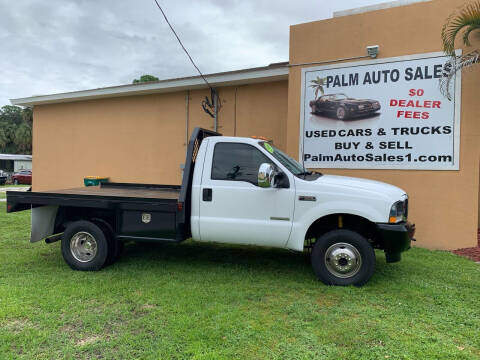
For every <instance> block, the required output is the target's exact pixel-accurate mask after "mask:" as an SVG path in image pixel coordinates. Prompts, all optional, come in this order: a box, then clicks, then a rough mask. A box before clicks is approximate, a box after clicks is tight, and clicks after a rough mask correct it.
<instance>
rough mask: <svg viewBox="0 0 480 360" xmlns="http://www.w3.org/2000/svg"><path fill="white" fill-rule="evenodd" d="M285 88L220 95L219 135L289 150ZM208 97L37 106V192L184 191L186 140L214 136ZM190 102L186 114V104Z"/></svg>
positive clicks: (247, 88)
mask: <svg viewBox="0 0 480 360" xmlns="http://www.w3.org/2000/svg"><path fill="white" fill-rule="evenodd" d="M287 92H288V84H287V81H279V82H272V83H267V84H253V85H244V86H239V87H225V88H220V89H219V94H220V99H221V101H222V108H221V109H220V111H219V115H218V131H219V132H221V133H223V134H225V135H238V136H250V135H263V136H267V137H269V138H271V139H273V140H274V142H275V143H277V144H279V146H280V147H285V145H286V140H285V139H286V129H285V126H286V121H287ZM209 94H210V92H209V91H207V90H196V91H190V92H177V93H170V94H154V95H142V96H126V97H118V98H110V99H101V100H90V101H80V102H70V103H60V104H49V105H38V106H35V107H34V125H33V154H34V156H33V173H34V176H33V189H34V190H35V191H41V190H53V189H60V188H71V187H77V186H82V185H83V178H84V176H88V175H96V176H108V177H110V180H111V181H115V182H138V183H151V184H180V183H181V176H182V170H181V167H180V165H181V164H183V163H184V162H185V153H186V144H187V123H188V136H189V135H190V134H191V132H192V130H193V129H194V128H195V127H196V126H201V127H204V128H207V129H213V119H212V118H211V117H209V116H208V115H207V114H205V112H204V111H203V110H202V108H201V106H200V104H201V101H202V100H203V99H204V98H205V96H207V95H209ZM187 96H188V112H187V101H186V97H187Z"/></svg>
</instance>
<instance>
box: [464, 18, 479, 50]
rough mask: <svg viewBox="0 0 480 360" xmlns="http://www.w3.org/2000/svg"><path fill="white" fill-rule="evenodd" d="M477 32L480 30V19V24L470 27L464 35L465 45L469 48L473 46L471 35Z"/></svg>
mask: <svg viewBox="0 0 480 360" xmlns="http://www.w3.org/2000/svg"><path fill="white" fill-rule="evenodd" d="M475 30H480V19H478V24H475V25H470V26H469V27H468V28H467V30H466V31H465V33H464V34H463V43H464V44H465V45H467V46H471V44H470V34H471V33H472V31H475Z"/></svg>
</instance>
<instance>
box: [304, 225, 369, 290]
mask: <svg viewBox="0 0 480 360" xmlns="http://www.w3.org/2000/svg"><path fill="white" fill-rule="evenodd" d="M335 254H336V255H335ZM334 255H335V256H334ZM311 260H312V267H313V271H314V272H315V275H316V276H317V278H318V279H319V280H321V281H322V282H323V283H324V284H326V285H341V286H346V285H355V286H362V285H364V284H366V283H367V282H368V280H370V278H371V277H372V275H373V273H374V272H375V252H374V250H373V247H372V245H370V244H369V242H368V241H367V240H366V239H365V238H364V237H363V236H362V235H360V234H358V233H356V232H354V231H351V230H343V229H341V230H332V231H329V232H327V233H325V234H323V235H322V236H320V237H319V238H318V239H317V241H316V242H315V245H314V246H313V251H312V256H311Z"/></svg>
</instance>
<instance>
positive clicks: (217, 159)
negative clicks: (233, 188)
mask: <svg viewBox="0 0 480 360" xmlns="http://www.w3.org/2000/svg"><path fill="white" fill-rule="evenodd" d="M262 163H270V164H271V163H272V161H271V160H269V159H268V157H266V156H265V155H264V154H262V152H261V151H260V150H258V149H256V148H255V147H253V146H251V145H248V144H239V143H218V144H216V145H215V151H214V153H213V166H212V179H213V180H231V181H246V182H249V183H252V184H254V185H257V184H258V168H259V167H260V165H261V164H262Z"/></svg>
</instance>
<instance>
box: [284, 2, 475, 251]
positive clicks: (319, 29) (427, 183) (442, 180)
mask: <svg viewBox="0 0 480 360" xmlns="http://www.w3.org/2000/svg"><path fill="white" fill-rule="evenodd" d="M464 3H465V1H464V0H434V1H431V2H425V3H418V4H413V5H409V6H403V7H397V8H391V9H385V10H379V11H373V12H368V13H363V14H358V15H352V16H344V17H338V18H333V19H329V20H324V21H317V22H312V23H307V24H301V25H295V26H292V27H291V28H290V64H298V63H308V62H315V61H325V60H332V59H338V58H345V57H353V56H357V55H363V54H365V47H366V46H368V45H379V46H380V53H379V58H387V57H395V56H403V55H410V54H420V53H428V52H436V51H441V39H440V33H441V29H442V25H443V24H444V22H445V20H446V18H447V17H448V15H449V14H450V13H451V12H452V11H454V10H455V9H456V8H457V7H459V6H461V5H463V4H464ZM473 38H474V37H472V40H473ZM473 45H476V46H478V45H480V41H479V39H478V38H477V39H475V40H474V42H473ZM465 50H467V49H465ZM479 78H480V68H479V67H478V66H477V67H476V68H472V69H471V70H469V71H467V72H466V73H464V76H463V77H462V112H461V140H460V171H412V170H408V171H398V170H339V169H335V170H332V169H328V170H325V172H326V173H330V174H338V175H348V176H358V177H364V178H369V179H375V180H380V181H385V182H388V183H391V184H394V185H397V186H399V187H401V188H403V189H405V190H406V191H407V192H408V193H409V195H410V199H411V200H410V204H411V211H410V218H411V220H413V221H414V222H416V224H417V239H418V242H417V243H416V245H417V246H422V247H428V248H437V249H456V248H462V247H470V246H475V245H476V244H477V228H478V221H479V217H478V201H479V196H478V191H479V158H480V150H479V149H480V122H479V121H478V114H479V113H480V102H479V101H478V93H479V91H480V83H479V82H478V79H479ZM300 89H301V66H298V67H292V68H291V70H290V74H289V92H288V94H289V102H288V122H287V139H286V141H287V151H288V152H289V153H290V154H291V155H294V156H297V157H298V146H299V131H300V129H299V124H300V121H299V118H300V96H301V90H300Z"/></svg>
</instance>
